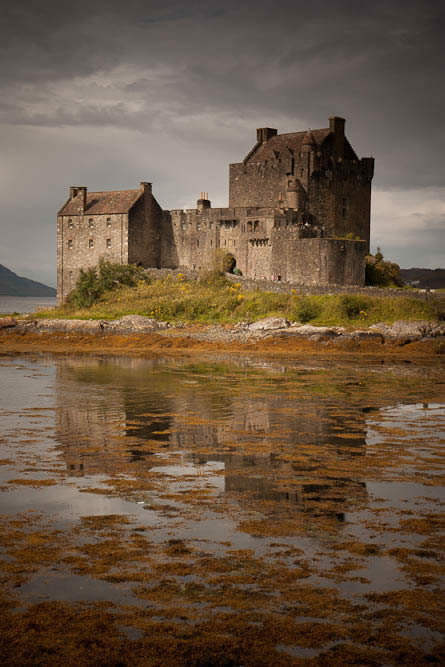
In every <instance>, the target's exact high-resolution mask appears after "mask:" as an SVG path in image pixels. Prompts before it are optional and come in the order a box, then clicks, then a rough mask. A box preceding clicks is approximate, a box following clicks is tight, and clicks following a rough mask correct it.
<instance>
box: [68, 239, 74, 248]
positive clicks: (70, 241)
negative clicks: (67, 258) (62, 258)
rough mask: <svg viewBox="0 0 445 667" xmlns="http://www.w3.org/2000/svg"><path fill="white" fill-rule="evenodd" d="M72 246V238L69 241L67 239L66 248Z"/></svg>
mask: <svg viewBox="0 0 445 667" xmlns="http://www.w3.org/2000/svg"><path fill="white" fill-rule="evenodd" d="M72 247H73V240H72V239H69V241H68V248H72Z"/></svg>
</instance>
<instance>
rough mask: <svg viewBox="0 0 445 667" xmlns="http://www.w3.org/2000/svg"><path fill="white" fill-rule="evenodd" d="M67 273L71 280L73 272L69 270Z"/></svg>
mask: <svg viewBox="0 0 445 667" xmlns="http://www.w3.org/2000/svg"><path fill="white" fill-rule="evenodd" d="M68 275H69V278H70V280H72V279H73V272H72V271H70V272H69V273H68Z"/></svg>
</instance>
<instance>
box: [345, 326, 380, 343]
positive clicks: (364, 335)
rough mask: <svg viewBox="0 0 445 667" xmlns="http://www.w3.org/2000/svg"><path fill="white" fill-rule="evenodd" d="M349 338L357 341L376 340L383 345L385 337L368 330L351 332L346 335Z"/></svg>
mask: <svg viewBox="0 0 445 667" xmlns="http://www.w3.org/2000/svg"><path fill="white" fill-rule="evenodd" d="M346 336H347V337H348V338H352V339H355V340H357V339H358V340H375V341H378V342H380V343H383V336H382V334H381V333H379V332H378V331H368V330H366V329H358V330H357V331H351V332H350V333H348V334H346Z"/></svg>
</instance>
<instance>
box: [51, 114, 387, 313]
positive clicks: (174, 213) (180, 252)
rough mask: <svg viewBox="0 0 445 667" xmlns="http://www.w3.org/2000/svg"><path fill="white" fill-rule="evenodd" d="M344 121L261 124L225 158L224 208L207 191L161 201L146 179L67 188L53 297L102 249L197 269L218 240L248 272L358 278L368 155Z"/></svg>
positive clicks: (323, 281)
mask: <svg viewBox="0 0 445 667" xmlns="http://www.w3.org/2000/svg"><path fill="white" fill-rule="evenodd" d="M344 127H345V121H344V119H343V118H338V117H333V118H330V119H329V127H328V128H324V129H321V130H312V131H309V130H308V131H307V132H291V133H289V134H278V133H277V130H274V129H272V128H269V127H265V128H261V129H259V130H257V141H256V143H255V145H254V146H253V148H252V149H251V150H250V151H249V153H248V154H247V155H246V157H245V158H244V160H243V161H242V162H240V163H238V164H231V165H230V177H229V178H230V190H229V207H228V208H212V207H211V204H210V201H209V199H208V196H207V193H205V192H203V193H201V196H200V198H199V199H198V202H197V208H196V209H190V210H185V211H184V210H182V209H177V210H164V209H162V208H161V207H160V206H159V204H158V202H157V201H156V199H155V198H154V196H153V194H152V188H151V184H150V183H141V184H140V187H139V189H137V190H120V191H112V192H88V191H87V188H86V187H84V186H78V187H71V188H70V194H69V199H68V201H67V202H66V203H65V204H64V205H63V206H62V208H61V209H60V211H59V213H58V218H57V293H58V298H59V300H60V301H63V300H64V299H65V298H66V297H67V296H68V294H69V293H70V291H71V290H72V289H73V288H74V286H75V283H76V280H77V277H78V274H79V270H80V269H81V268H83V269H86V268H88V267H91V266H96V265H97V264H98V262H99V259H100V258H101V257H103V258H105V259H107V260H110V261H113V262H119V263H123V264H126V263H133V264H139V265H141V266H143V267H145V268H150V267H156V268H171V269H174V268H180V267H184V268H190V269H196V270H199V269H201V268H204V267H207V266H208V265H209V263H211V261H212V257H213V253H214V250H215V249H217V248H222V249H223V250H227V252H229V253H231V255H232V256H233V258H234V261H235V262H236V266H237V268H238V269H239V270H240V271H241V272H242V274H243V275H244V276H246V277H250V278H267V279H270V278H272V277H274V278H276V279H279V280H281V281H289V282H293V283H298V284H303V285H363V284H364V273H365V260H364V258H365V254H366V253H367V252H368V251H369V225H370V204H371V181H372V177H373V173H374V159H373V158H370V157H369V158H361V159H359V158H358V157H357V155H356V154H355V152H354V150H353V149H352V147H351V145H350V143H349V141H348V140H347V138H346V137H345V132H344Z"/></svg>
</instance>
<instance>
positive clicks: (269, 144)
mask: <svg viewBox="0 0 445 667" xmlns="http://www.w3.org/2000/svg"><path fill="white" fill-rule="evenodd" d="M329 134H331V130H330V129H329V128H328V127H327V128H323V129H321V130H311V131H310V137H311V138H313V140H314V141H315V143H316V144H317V145H320V144H321V143H322V142H323V141H324V139H326V137H327V136H328V135H329ZM306 135H307V132H306V131H304V132H289V133H288V134H276V135H275V136H274V137H271V138H270V139H269V141H266V142H265V143H263V144H260V146H259V147H258V149H257V150H256V151H255V152H254V153H253V154H252V156H251V157H252V158H253V159H254V161H256V160H258V161H261V162H262V161H263V160H269V159H271V158H273V157H274V151H275V152H281V151H284V150H285V149H286V148H288V149H291V150H292V151H294V152H295V153H298V152H299V151H300V150H301V147H302V146H303V143H304V139H305V137H306ZM307 141H308V139H306V143H307Z"/></svg>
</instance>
